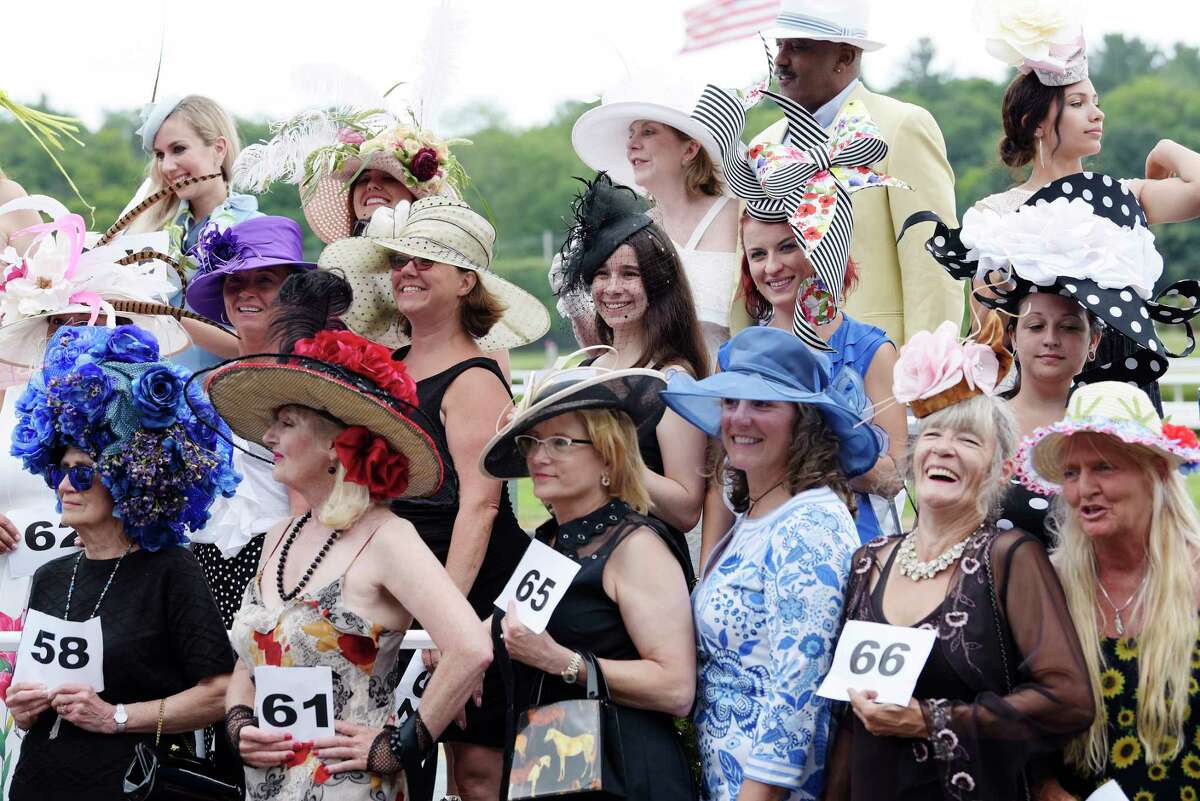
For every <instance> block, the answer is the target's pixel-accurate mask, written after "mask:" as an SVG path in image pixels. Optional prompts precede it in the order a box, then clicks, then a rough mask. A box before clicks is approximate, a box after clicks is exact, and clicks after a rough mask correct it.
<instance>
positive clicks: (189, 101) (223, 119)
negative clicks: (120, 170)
mask: <svg viewBox="0 0 1200 801" xmlns="http://www.w3.org/2000/svg"><path fill="white" fill-rule="evenodd" d="M176 116H177V117H178V118H179V119H182V120H183V121H184V122H186V123H187V124H188V126H189V127H191V129H192V130H193V131H195V132H196V135H197V136H199V137H200V141H202V142H204V144H205V145H207V146H210V147H211V146H212V144H213V143H214V142H216V141H217V139H219V138H221V137H224V139H225V159H224V161H222V162H221V177H222V178H223V179H224V181H225V185H226V186H228V185H229V182H230V179H231V177H232V176H233V163H234V162H235V161H237V157H238V154H239V153H241V151H242V144H241V140H240V139H239V138H238V133H237V125H236V124H235V123H234V121H233V117H231V116H230V115H229V112H227V111H226V110H225V109H224V108H222V107H221V105H220V104H219V103H217V101H215V100H212V99H211V98H207V97H204V96H203V95H188V96H187V97H185V98H183V100H180V101H179V104H178V105H176V106H175V110H174V111H172V112H171V113H170V114H168V115H167V117H166V120H169V119H171V118H172V117H176ZM166 120H164V122H165V121H166ZM146 176H147V177H148V178H149V179H150V191H149V193H148V194H153V193H155V192H157V191H158V190H160V189H162V188H163V187H164V186H166V185H167V180H166V179H165V178H164V177H163V174H162V168H161V166H160V164H159V160H158V159H157V158H155V157H154V156H153V155H151V157H150V163H149V164H147V165H146ZM179 205H180V201H179V197H178V196H176V195H171V196H170V197H167V198H164V199H162V200H160V201H159V202H158V203H155V204H154V206H152V207H151V208H150V209H148V210H147V211H146V212H145V213H143V214H142V215H141V216H140V217H138V218H137V220H135V221H134V222H133V224H132V225H130V226H129V230H130V231H133V232H137V231H142V232H145V231H160V230H162V229H163V228H164V227H166V226H167V225H169V224H170V223H172V222H174V220H175V218H176V217H177V216H179Z"/></svg>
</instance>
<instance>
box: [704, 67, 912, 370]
mask: <svg viewBox="0 0 1200 801" xmlns="http://www.w3.org/2000/svg"><path fill="white" fill-rule="evenodd" d="M763 97H769V98H771V99H772V100H773V101H775V103H776V104H778V105H779V107H780V108H781V109H783V113H784V117H785V118H786V120H787V125H786V130H785V133H784V137H783V141H782V142H781V143H777V144H776V143H766V144H756V145H754V146H753V147H750V148H747V147H746V145H744V144H743V143H742V141H741V137H742V131H743V129H744V128H745V125H746V110H747V109H748V108H751V107H753V106H754V105H755V104H757V103H758V102H759V100H761V99H762V98H763ZM692 116H693V117H694V118H695V119H697V120H699V121H700V122H701V123H702V124H703V125H704V126H705V127H707V128H708V129H709V131H710V132H711V133H712V136H713V138H714V139H716V141H717V144H718V146H719V147H720V148H721V167H722V172H723V174H724V177H725V182H726V185H727V186H728V187H729V189H730V191H731V192H732V193H733V194H734V195H736V196H737V197H739V198H741V199H742V200H744V201H746V204H747V206H746V208H747V211H748V213H749V214H750V216H751V217H753V218H755V219H756V220H761V221H763V222H786V223H788V224H789V225H790V226H791V228H792V232H793V233H794V234H795V236H796V241H797V242H799V243H800V244H801V245H802V246H803V247H804V250H805V253H806V254H807V256H808V259H809V261H810V262H811V263H812V266H813V269H814V271H815V272H816V274H817V275H818V276H819V277H820V278H821V280H822V281H823V282H824V284H825V288H826V290H827V291H828V292H829V293H830V294H831V295H832V296H833V298H834V302H835V303H836V304H837V305H839V306H840V305H841V303H842V285H843V283H844V281H845V277H846V265H847V262H848V260H849V258H850V243H851V239H852V237H853V234H854V207H853V204H852V203H851V201H850V194H851V193H852V192H856V191H858V190H859V189H867V188H871V187H888V186H890V187H903V188H907V185H906V184H904V182H903V181H899V180H897V179H895V178H892V177H890V176H887V175H884V174H883V173H881V172H877V171H875V170H872V169H871V168H870V165H871V164H874V163H876V162H878V161H880V160H881V159H883V158H884V157H886V156H887V152H888V147H887V143H886V142H884V141H883V139H882V137H881V136H880V134H879V129H878V127H876V125H875V123H874V122H873V121H872V120H871V118H870V116H869V115H868V114H867V111H866V108H865V107H864V106H863V105H862V104H861V103H859V102H858V101H850V102H849V103H847V104H846V105H845V106H843V107H842V110H841V111H840V112H839V113H838V116H837V118H836V119H835V121H834V124H833V126H832V127H831V130H829V131H826V130H825V129H823V128H822V127H821V126H820V125H819V124H818V123H817V121H816V119H815V118H814V117H813V116H812V114H810V113H809V112H808V111H807V110H806V109H805V108H804V107H803V106H801V105H800V104H799V103H796V102H795V101H793V100H790V99H788V98H787V97H784V96H782V95H778V94H775V93H773V92H769V91H767V90H766V89H765V82H763V83H762V84H759V85H758V86H757V87H755V88H753V89H751V90H750V91H749V92H748V93H746V96H745V97H744V98H743V97H742V96H740V95H739V94H738V93H735V92H732V91H729V90H726V89H722V88H720V87H718V86H715V85H712V84H709V85H708V86H707V87H706V88H705V90H704V93H703V94H702V95H701V97H700V100H699V102H698V103H697V104H696V108H695V110H694V111H693V112H692ZM792 327H793V330H794V331H795V333H796V336H798V337H800V338H801V339H803V340H804V341H805V343H807V344H808V345H810V346H812V347H814V348H817V349H819V350H825V351H827V350H829V347H828V346H827V345H826V344H825V341H824V340H823V339H822V338H821V336H820V334H818V333H817V331H816V330H815V329H814V328H813V327H812V325H811V324H810V323H809V322H808V321H807V320H806V319H805V318H804V316H803V314H802V311H801V306H800V305H799V304H797V307H796V312H795V314H794V316H793V321H792Z"/></svg>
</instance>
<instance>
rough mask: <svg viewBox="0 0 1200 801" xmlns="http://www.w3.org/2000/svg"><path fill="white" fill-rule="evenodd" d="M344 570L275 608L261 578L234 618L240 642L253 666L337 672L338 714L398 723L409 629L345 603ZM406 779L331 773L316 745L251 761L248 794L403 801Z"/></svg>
mask: <svg viewBox="0 0 1200 801" xmlns="http://www.w3.org/2000/svg"><path fill="white" fill-rule="evenodd" d="M344 580H345V577H344V576H343V577H341V578H338V579H337V580H336V581H334V582H332V583H330V584H328V585H326V586H325V587H323V588H322V589H319V590H316V591H314V592H311V593H304V594H302V595H299V596H297V597H296V598H295V599H293V600H291V601H288V602H285V603H284V604H283V605H282V606H280V607H277V608H275V609H267V608H266V607H265V606H264V604H263V601H262V595H261V589H260V584H259V582H260V581H261V575H260V576H259V577H258V579H256V580H254V581H251V582H250V584H249V585H248V586H247V587H246V594H245V598H244V600H243V602H242V608H241V611H239V612H238V614H237V617H236V618H235V619H234V621H233V629H232V638H233V647H234V650H236V651H237V654H238V658H240V659H242V660H244V661H245V662H246V664H247V665H248V666H249V667H250V668H251V670H253V669H254V668H255V667H257V666H258V665H272V666H276V667H315V666H321V665H328V666H329V667H330V668H331V669H332V672H333V705H334V712H335V715H334V716H335V718H336V719H337V720H344V721H350V722H353V723H361V724H364V725H368V726H384V725H386V724H388V723H394V720H393V718H392V712H393V710H394V708H395V702H394V698H393V693H394V691H395V689H396V685H397V684H398V683H399V680H400V672H399V663H398V662H397V656H398V654H399V651H400V644H401V642H402V640H403V639H404V637H403V632H391V631H386V630H384V629H382V628H380V627H379V626H377V625H373V624H371V623H370V622H369V621H367V620H364V619H363V618H362V617H360V616H359V615H357V614H355V613H354V612H351V611H350V610H349V609H347V608H345V607H344V606H343V605H342V584H343V582H344ZM403 789H404V787H403V782H402V781H398V780H397V778H396V777H393V776H381V775H379V774H377V773H369V772H367V771H350V772H347V773H339V774H336V775H332V774H330V773H329V771H328V770H327V769H326V768H325V765H324V763H322V762H321V760H320V759H318V758H317V757H316V755H314V754H313V753H312V752H311V749H309V748H301V749H299V750H297V751H295V752H294V753H293V756H292V758H290V759H289V760H288V762H287V763H285V764H284V765H281V766H276V767H273V768H268V769H262V768H252V767H249V766H247V767H246V798H247V800H248V801H264V800H265V799H279V800H280V801H365V800H367V799H369V801H397V799H402V798H404V792H403Z"/></svg>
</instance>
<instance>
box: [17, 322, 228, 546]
mask: <svg viewBox="0 0 1200 801" xmlns="http://www.w3.org/2000/svg"><path fill="white" fill-rule="evenodd" d="M158 356H159V354H158V343H157V342H155V340H154V338H153V337H152V336H150V334H148V333H146V332H145V331H143V330H142V329H140V328H138V327H137V326H133V325H121V326H116V327H114V328H104V327H93V326H79V327H64V328H60V329H59V330H58V331H56V332H55V333H54V336H52V337H51V338H50V343H49V345H48V346H47V348H46V361H45V364H44V366H43V367H42V369H41V370H40V371H38V372H37V373H35V374H34V375H33V377H32V378H31V379H30V380H29V385H28V387H27V388H26V390H25V393H24V394H23V395H22V396H21V398H20V400H18V401H17V426H16V428H15V429H14V430H13V435H12V455H13V456H16V457H18V458H20V459H21V461H22V463H23V464H24V466H25V469H26V470H28V471H29V472H31V473H33V474H35V475H40V476H42V477H43V478H44V479H45V480H46V483H47V484H51V482H52V479H51V478H50V471H51V468H52V467H54V466H56V465H57V463H58V460H59V459H61V458H62V454H63V452H64V451H65V450H66V449H67V448H69V447H75V448H78V449H80V450H81V451H83V452H85V453H87V454H88V455H89V456H90V457H91V458H92V459H93V461H95V463H96V467H97V474H98V475H99V477H100V481H101V482H102V483H103V484H104V486H105V487H106V488H107V489H108V491H109V493H111V494H112V497H113V503H114V508H113V514H114V516H115V517H117V518H118V519H120V520H121V521H122V522H123V523H124V524H125V534H126V536H128V537H129V539H130V540H131V541H132V542H134V543H136V544H137V545H138V546H139V547H141V548H145V549H146V550H148V551H155V550H158V549H160V548H163V547H166V546H170V545H182V544H184V543H186V542H187V532H188V531H198V530H200V529H201V528H203V527H204V524H205V523H206V522H207V521H208V508H209V506H211V505H212V502H213V500H214V499H215V498H216V497H217V495H218V494H220V495H224V496H225V497H231V496H232V495H233V494H234V491H235V490H236V489H237V485H238V482H239V481H241V476H239V475H238V474H237V473H235V472H234V470H233V465H232V462H231V456H232V454H233V450H232V446H231V445H230V444H229V441H230V437H231V435H230V432H229V429H228V427H226V426H225V424H224V423H223V422H221V421H220V418H219V417H218V416H217V414H216V411H215V410H214V409H213V408H212V406H211V405H210V404H209V403H208V401H207V400H206V399H205V398H204V396H203V395H202V393H201V392H200V389H199V387H191V388H187V389H186V390H185V385H186V384H187V380H188V378H190V377H191V374H190V373H189V372H188V371H187V370H185V369H184V368H182V367H178V366H176V365H173V364H169V363H167V362H163V361H159V358H158ZM185 392H190V393H191V395H192V396H191V397H188V398H185ZM189 402H190V404H189ZM193 409H196V410H198V411H199V412H200V413H202V414H204V415H205V417H206V418H207V420H201V419H199V418H198V417H197V415H196V413H195V412H194V411H193ZM51 488H52V489H53V487H51Z"/></svg>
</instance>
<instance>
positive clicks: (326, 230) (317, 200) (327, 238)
mask: <svg viewBox="0 0 1200 801" xmlns="http://www.w3.org/2000/svg"><path fill="white" fill-rule="evenodd" d="M360 164H361V160H359V159H351V160H349V161H347V162H346V164H344V165H343V166H342V169H341V171H340V172H338V173H335V174H331V175H323V176H321V177H320V178H318V179H317V184H316V187H315V188H314V189H313V190H312V192H311V194H310V193H309V192H308V189H307V187H304V188H302V189H301V191H300V197H301V203H300V205H301V208H302V209H303V211H304V219H305V220H307V221H308V227H309V228H311V229H312V232H313V233H314V234H316V235H317V238H318V239H320V240H321V241H322V242H324V243H325V244H327V245H328V244H330V243H333V242H336V241H337V240H339V239H344V238H345V237H348V236H350V233H351V231H353V229H354V218H353V216H352V215H351V213H350V202H349V199H348V195H349V194H350V184H349V183H348V182H349V180H350V178H351V177H352V176H353V175H354V174H355V173H356V172H358V168H359V165H360ZM363 169H366V170H381V171H382V172H386V173H387V174H388V175H390V176H392V177H393V178H395V179H396V180H397V181H399V182H400V183H402V184H404V186H405V188H407V189H408V191H409V192H411V193H412V194H413V197H415V198H417V199H420V198H421V197H423V196H424V194H425V193H424V192H421V191H420V190H417V189H413V188H412V187H411V186H408V177H409V175H408V169H407V168H406V167H405V166H404V165H403V164H402V163H401V162H400V160H399V159H397V158H396V157H395V156H393V155H392V154H390V153H384V152H382V151H376V152H374V153H372V154H371V155H369V156H367V165H366V167H364V168H363ZM305 198H307V200H305Z"/></svg>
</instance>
